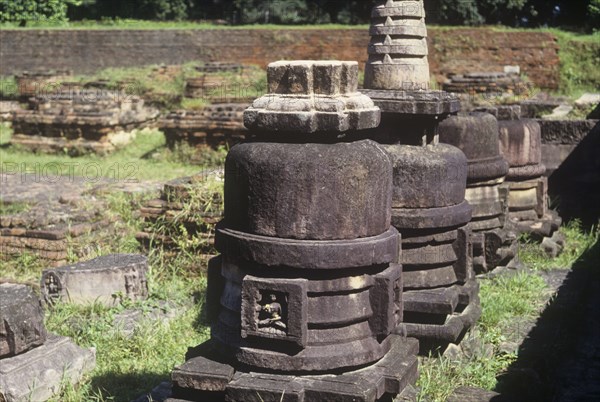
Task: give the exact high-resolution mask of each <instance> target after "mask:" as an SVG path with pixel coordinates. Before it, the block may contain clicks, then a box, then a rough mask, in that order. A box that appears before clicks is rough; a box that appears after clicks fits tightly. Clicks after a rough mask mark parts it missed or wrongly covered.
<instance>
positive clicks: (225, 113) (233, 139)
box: [158, 103, 249, 149]
mask: <svg viewBox="0 0 600 402" xmlns="http://www.w3.org/2000/svg"><path fill="white" fill-rule="evenodd" d="M248 106H249V103H239V104H238V103H225V104H216V105H210V106H206V107H204V108H203V109H201V110H177V111H174V112H171V113H169V114H167V115H166V116H164V117H162V118H161V119H159V121H158V127H159V128H160V130H161V131H162V132H164V133H165V138H166V139H167V146H168V147H169V148H171V149H173V148H175V146H176V145H177V144H179V143H187V144H189V145H190V146H192V147H195V148H199V149H201V148H202V147H203V146H209V147H212V148H217V147H218V146H220V145H227V146H233V145H235V144H237V143H240V142H242V141H243V140H244V139H245V137H246V134H247V132H248V130H247V129H246V127H244V123H243V121H244V117H243V116H244V110H246V108H247V107H248Z"/></svg>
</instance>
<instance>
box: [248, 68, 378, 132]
mask: <svg viewBox="0 0 600 402" xmlns="http://www.w3.org/2000/svg"><path fill="white" fill-rule="evenodd" d="M267 79H268V84H269V94H267V95H265V96H263V97H261V98H259V99H257V100H255V101H254V103H253V104H252V106H251V107H250V108H248V109H247V110H246V111H245V113H244V124H245V125H246V127H248V128H249V129H251V130H260V131H265V132H288V133H315V132H344V131H349V130H363V129H369V128H375V127H377V126H378V125H379V122H380V119H381V112H380V110H379V108H378V107H377V106H375V104H374V103H373V101H372V100H371V99H370V98H369V97H368V96H365V95H362V94H361V93H359V92H358V63H357V62H354V61H309V60H300V61H279V62H275V63H271V64H269V66H268V68H267Z"/></svg>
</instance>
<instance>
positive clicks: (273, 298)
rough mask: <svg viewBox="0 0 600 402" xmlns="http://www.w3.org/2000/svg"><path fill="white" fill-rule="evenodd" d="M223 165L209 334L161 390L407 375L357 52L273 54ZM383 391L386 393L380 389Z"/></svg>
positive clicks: (197, 394)
mask: <svg viewBox="0 0 600 402" xmlns="http://www.w3.org/2000/svg"><path fill="white" fill-rule="evenodd" d="M268 83H269V95H266V96H264V97H262V98H259V99H257V100H256V101H255V102H254V103H253V106H252V107H251V108H249V109H248V110H247V111H246V113H245V116H244V119H245V124H246V126H247V127H248V128H249V129H250V132H251V133H252V136H253V139H252V141H251V142H248V143H244V144H240V145H236V146H235V147H233V148H232V149H231V151H230V153H229V155H228V157H227V161H226V167H225V218H224V220H223V221H222V222H221V224H220V225H219V228H218V230H217V239H216V246H217V249H218V250H219V251H220V252H221V256H220V257H217V258H215V259H213V260H212V261H211V263H210V267H209V279H208V292H209V294H208V295H207V309H208V310H207V313H208V317H209V320H210V321H211V322H212V337H211V339H210V340H209V341H208V342H206V343H205V344H203V345H200V346H199V347H197V348H195V349H193V350H190V352H189V353H188V356H187V358H188V360H187V362H186V363H185V364H184V365H182V366H181V367H178V368H176V369H175V371H174V372H173V375H172V380H173V393H174V395H173V396H174V398H178V399H173V400H172V401H181V400H185V401H203V402H205V401H210V400H215V401H223V400H226V401H236V402H242V401H243V402H259V401H280V400H284V401H305V402H309V401H313V402H317V401H365V402H366V401H379V400H388V399H389V398H390V397H392V396H395V395H397V394H399V393H401V392H402V391H403V390H404V389H405V387H406V386H407V385H409V384H410V383H412V382H414V381H415V380H416V376H417V360H416V353H417V349H418V342H417V341H416V340H415V339H407V338H404V337H402V336H400V335H396V334H394V333H393V332H394V330H395V329H396V328H397V327H398V325H399V323H400V322H401V320H402V266H401V265H400V264H399V263H398V259H399V250H400V237H399V234H398V232H397V230H396V229H394V228H393V227H392V226H391V198H392V164H391V161H390V158H389V156H388V155H387V153H386V152H385V151H384V150H383V148H382V146H381V145H379V144H377V143H376V142H374V141H370V140H361V139H360V137H361V132H362V131H359V130H361V129H368V128H374V127H377V125H378V124H379V122H380V111H379V109H378V108H377V107H375V106H374V104H373V102H372V101H371V100H370V99H369V98H368V97H366V96H364V95H362V94H360V93H358V92H357V88H358V64H357V63H355V62H334V61H323V62H313V61H296V62H278V63H273V64H271V65H269V67H268ZM386 398H387V399H386Z"/></svg>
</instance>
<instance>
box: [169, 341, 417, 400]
mask: <svg viewBox="0 0 600 402" xmlns="http://www.w3.org/2000/svg"><path fill="white" fill-rule="evenodd" d="M390 342H391V350H390V352H389V353H388V354H387V355H386V356H385V357H384V358H383V359H381V360H380V361H379V362H377V363H375V364H373V365H371V366H368V367H366V368H363V369H360V370H356V371H352V372H347V373H343V374H333V375H314V376H306V375H302V376H295V375H289V374H288V375H280V374H265V373H254V372H248V371H245V370H244V369H243V368H240V369H236V368H235V367H234V366H233V365H230V364H228V363H227V362H224V361H222V360H220V359H219V357H218V354H217V351H216V350H215V348H216V345H215V344H213V343H212V341H208V342H206V343H204V344H202V345H200V346H199V347H198V348H196V350H195V351H192V353H193V354H196V357H193V358H191V359H189V360H188V361H187V362H186V363H185V364H183V365H182V366H180V367H178V368H176V369H175V370H174V372H173V374H172V379H173V398H172V399H167V401H166V402H184V401H186V402H213V401H214V402H224V401H227V402H270V401H273V402H276V401H277V402H278V401H285V402H288V401H289V402H322V401H339V402H350V401H352V402H375V401H380V400H384V399H385V398H389V396H396V395H398V394H400V393H401V392H402V391H403V390H404V389H405V388H406V387H407V386H409V385H411V384H413V383H414V382H415V381H416V379H417V377H418V372H417V358H416V353H417V350H418V341H417V340H416V339H410V338H409V339H407V338H404V337H401V336H398V335H391V336H390ZM194 352H195V353H194ZM349 353H351V351H349ZM385 400H387V399H385Z"/></svg>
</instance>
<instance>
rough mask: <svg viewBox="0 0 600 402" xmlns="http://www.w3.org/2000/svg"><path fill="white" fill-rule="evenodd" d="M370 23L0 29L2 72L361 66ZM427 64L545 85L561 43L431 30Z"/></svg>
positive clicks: (546, 37)
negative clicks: (321, 63) (314, 62)
mask: <svg viewBox="0 0 600 402" xmlns="http://www.w3.org/2000/svg"><path fill="white" fill-rule="evenodd" d="M368 41H369V36H368V32H367V30H365V29H340V30H318V29H308V30H307V29H302V30H300V29H285V30H263V29H252V30H243V29H215V30H175V29H174V30H54V29H53V30H37V29H34V30H9V29H7V30H1V31H0V75H10V74H15V73H19V72H21V71H25V70H37V69H70V70H73V71H74V72H75V73H90V72H94V71H97V70H100V69H102V68H106V67H132V66H140V65H149V64H160V63H164V64H177V63H183V62H187V61H192V60H204V61H236V62H242V63H251V64H258V65H261V66H265V65H266V64H267V63H269V62H270V61H275V60H279V59H342V60H358V61H360V62H361V64H364V62H365V61H366V58H367V53H366V46H367V43H368ZM429 41H430V63H431V69H432V73H433V74H435V75H436V76H437V77H438V78H441V77H442V76H443V75H445V74H448V73H463V72H467V71H502V70H503V66H504V65H508V64H510V65H520V66H521V69H522V71H523V73H524V74H526V75H527V76H528V77H529V78H530V79H531V80H532V81H533V82H534V83H536V84H537V85H538V86H540V87H542V88H557V86H558V77H559V58H558V46H557V44H556V40H555V38H554V36H553V35H551V34H547V33H539V32H518V31H510V32H496V31H494V30H492V29H487V28H480V29H440V28H431V29H430V38H429Z"/></svg>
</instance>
